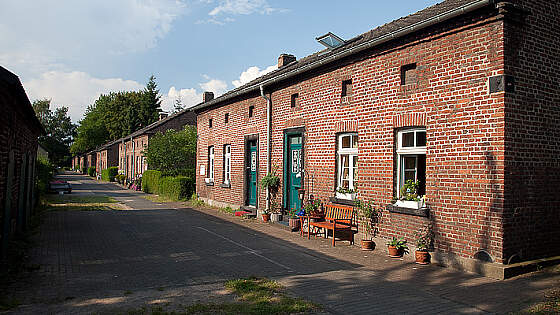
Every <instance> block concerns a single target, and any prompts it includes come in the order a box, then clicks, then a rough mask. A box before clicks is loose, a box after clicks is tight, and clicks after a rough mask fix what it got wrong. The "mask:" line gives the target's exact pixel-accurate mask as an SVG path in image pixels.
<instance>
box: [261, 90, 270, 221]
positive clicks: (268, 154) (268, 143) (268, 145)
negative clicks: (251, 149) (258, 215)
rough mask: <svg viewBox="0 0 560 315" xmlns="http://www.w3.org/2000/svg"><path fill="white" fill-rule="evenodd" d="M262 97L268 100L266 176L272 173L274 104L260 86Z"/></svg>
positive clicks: (267, 204)
mask: <svg viewBox="0 0 560 315" xmlns="http://www.w3.org/2000/svg"><path fill="white" fill-rule="evenodd" d="M260 91H261V96H262V98H264V99H265V100H266V174H269V173H270V168H271V162H272V156H271V150H272V139H271V137H270V134H271V133H272V102H271V100H270V97H268V96H266V95H265V94H264V86H263V85H262V84H261V86H260ZM266 210H267V211H269V210H270V188H268V187H266Z"/></svg>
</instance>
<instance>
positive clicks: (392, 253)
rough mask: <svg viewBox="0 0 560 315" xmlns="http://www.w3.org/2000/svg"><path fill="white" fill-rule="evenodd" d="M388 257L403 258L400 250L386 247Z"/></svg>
mask: <svg viewBox="0 0 560 315" xmlns="http://www.w3.org/2000/svg"><path fill="white" fill-rule="evenodd" d="M387 249H388V250H389V256H390V257H393V258H401V257H402V256H403V252H402V250H398V249H397V247H396V246H388V247H387Z"/></svg>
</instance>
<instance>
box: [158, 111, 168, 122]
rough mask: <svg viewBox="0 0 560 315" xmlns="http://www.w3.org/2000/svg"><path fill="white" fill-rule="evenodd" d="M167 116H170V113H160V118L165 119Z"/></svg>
mask: <svg viewBox="0 0 560 315" xmlns="http://www.w3.org/2000/svg"><path fill="white" fill-rule="evenodd" d="M167 116H169V114H167V113H164V112H161V113H159V120H162V119H165V118H167Z"/></svg>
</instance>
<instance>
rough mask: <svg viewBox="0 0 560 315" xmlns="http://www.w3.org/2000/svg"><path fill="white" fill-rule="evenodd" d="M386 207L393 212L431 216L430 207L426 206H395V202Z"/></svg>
mask: <svg viewBox="0 0 560 315" xmlns="http://www.w3.org/2000/svg"><path fill="white" fill-rule="evenodd" d="M385 208H386V209H387V210H388V211H389V212H392V213H400V214H408V215H413V216H417V217H424V218H428V217H429V216H430V209H429V208H428V207H426V206H424V207H422V208H420V209H415V208H407V207H400V206H395V205H394V204H388V205H387V206H386V207H385Z"/></svg>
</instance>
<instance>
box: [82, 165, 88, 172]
mask: <svg viewBox="0 0 560 315" xmlns="http://www.w3.org/2000/svg"><path fill="white" fill-rule="evenodd" d="M82 174H87V166H84V168H82Z"/></svg>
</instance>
